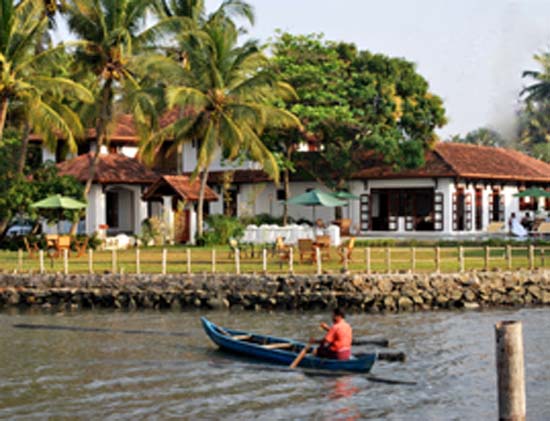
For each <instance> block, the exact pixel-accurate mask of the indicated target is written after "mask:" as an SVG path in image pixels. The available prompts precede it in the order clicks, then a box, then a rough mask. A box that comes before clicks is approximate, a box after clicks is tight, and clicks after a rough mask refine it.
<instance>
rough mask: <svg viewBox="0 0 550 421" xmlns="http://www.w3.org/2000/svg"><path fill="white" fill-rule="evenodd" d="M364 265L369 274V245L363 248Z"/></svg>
mask: <svg viewBox="0 0 550 421" xmlns="http://www.w3.org/2000/svg"><path fill="white" fill-rule="evenodd" d="M365 265H366V269H367V275H370V273H371V265H370V247H367V248H366V249H365Z"/></svg>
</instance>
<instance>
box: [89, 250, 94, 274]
mask: <svg viewBox="0 0 550 421" xmlns="http://www.w3.org/2000/svg"><path fill="white" fill-rule="evenodd" d="M88 272H89V273H94V251H93V250H92V249H89V250H88Z"/></svg>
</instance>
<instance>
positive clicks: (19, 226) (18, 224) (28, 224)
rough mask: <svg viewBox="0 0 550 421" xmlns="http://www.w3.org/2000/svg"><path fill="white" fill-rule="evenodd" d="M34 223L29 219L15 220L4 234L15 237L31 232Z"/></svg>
mask: <svg viewBox="0 0 550 421" xmlns="http://www.w3.org/2000/svg"><path fill="white" fill-rule="evenodd" d="M33 227H34V223H33V222H32V221H29V220H19V221H15V222H14V224H13V225H12V226H11V227H9V228H8V231H6V235H7V236H8V237H17V236H23V235H29V234H30V233H31V232H32V229H33Z"/></svg>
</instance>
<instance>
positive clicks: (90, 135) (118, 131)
mask: <svg viewBox="0 0 550 421" xmlns="http://www.w3.org/2000/svg"><path fill="white" fill-rule="evenodd" d="M179 116H180V111H179V109H177V108H174V109H172V110H170V111H168V112H166V113H164V114H163V115H162V116H160V117H159V126H160V127H166V126H168V125H169V124H172V123H174V122H175V121H176V120H177V119H178V117H179ZM84 137H85V139H87V140H93V139H95V138H96V129H95V128H89V129H86V131H85V134H84ZM29 138H30V140H31V141H41V140H42V138H41V137H40V136H39V135H37V134H34V133H33V134H31V135H30V137H29ZM109 140H110V141H111V142H115V143H116V142H124V143H130V144H137V143H138V142H139V134H138V132H137V130H136V126H135V124H134V117H133V116H132V115H131V114H119V115H117V117H116V119H115V121H114V122H113V124H112V125H111V128H110V133H109Z"/></svg>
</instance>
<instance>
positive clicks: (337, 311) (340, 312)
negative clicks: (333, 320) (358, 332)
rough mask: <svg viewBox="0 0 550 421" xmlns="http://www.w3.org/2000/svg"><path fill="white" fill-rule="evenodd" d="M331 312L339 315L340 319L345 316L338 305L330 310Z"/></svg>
mask: <svg viewBox="0 0 550 421" xmlns="http://www.w3.org/2000/svg"><path fill="white" fill-rule="evenodd" d="M332 314H334V315H335V316H340V317H341V318H342V319H345V318H346V315H345V314H344V311H343V310H342V309H341V308H340V307H337V308H335V309H334V310H332Z"/></svg>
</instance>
